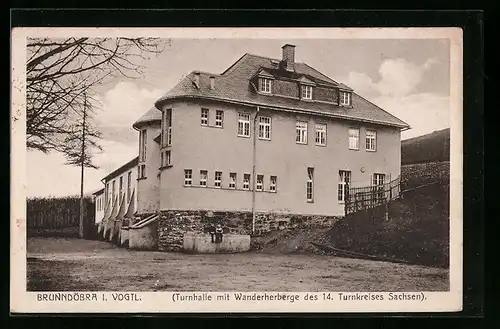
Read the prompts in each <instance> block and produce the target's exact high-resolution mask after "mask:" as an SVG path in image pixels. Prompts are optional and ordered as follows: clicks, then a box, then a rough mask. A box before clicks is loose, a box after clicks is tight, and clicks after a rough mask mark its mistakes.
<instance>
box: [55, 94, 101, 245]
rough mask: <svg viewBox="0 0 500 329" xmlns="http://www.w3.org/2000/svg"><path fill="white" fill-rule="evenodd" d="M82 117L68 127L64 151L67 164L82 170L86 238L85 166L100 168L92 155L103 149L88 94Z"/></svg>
mask: <svg viewBox="0 0 500 329" xmlns="http://www.w3.org/2000/svg"><path fill="white" fill-rule="evenodd" d="M81 112H82V113H81V118H80V120H79V121H78V122H75V123H74V124H73V125H72V126H71V127H69V128H68V134H67V135H66V137H65V139H64V143H63V148H62V152H63V153H64V156H65V157H66V164H68V165H73V166H79V167H80V168H81V170H80V173H81V174H80V218H79V235H80V238H84V235H85V230H84V220H83V218H84V216H83V214H84V197H83V182H84V171H85V168H92V169H98V167H97V166H96V165H95V164H94V163H93V162H92V158H93V157H92V155H93V153H94V152H95V151H101V150H102V148H101V146H100V145H99V144H98V140H99V139H100V138H101V133H100V132H99V131H97V130H95V129H94V126H93V124H92V119H93V114H94V113H95V111H94V108H93V107H92V104H91V103H90V102H89V101H88V99H87V94H86V93H84V94H83V104H82V107H81Z"/></svg>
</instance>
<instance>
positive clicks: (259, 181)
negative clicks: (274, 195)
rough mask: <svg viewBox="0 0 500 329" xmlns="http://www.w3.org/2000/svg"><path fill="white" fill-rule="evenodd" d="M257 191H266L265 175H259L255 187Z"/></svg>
mask: <svg viewBox="0 0 500 329" xmlns="http://www.w3.org/2000/svg"><path fill="white" fill-rule="evenodd" d="M255 190H256V191H262V190H264V175H257V183H256V185H255Z"/></svg>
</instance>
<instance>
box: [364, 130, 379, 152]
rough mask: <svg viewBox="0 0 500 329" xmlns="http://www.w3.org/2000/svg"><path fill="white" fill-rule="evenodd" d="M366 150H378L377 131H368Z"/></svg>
mask: <svg viewBox="0 0 500 329" xmlns="http://www.w3.org/2000/svg"><path fill="white" fill-rule="evenodd" d="M366 150H367V151H376V150H377V132H376V131H374V130H367V131H366Z"/></svg>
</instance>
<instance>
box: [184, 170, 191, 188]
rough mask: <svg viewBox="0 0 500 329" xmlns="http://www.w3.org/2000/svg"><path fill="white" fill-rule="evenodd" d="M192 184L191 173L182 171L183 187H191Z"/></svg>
mask: <svg viewBox="0 0 500 329" xmlns="http://www.w3.org/2000/svg"><path fill="white" fill-rule="evenodd" d="M192 184H193V171H192V170H191V169H184V185H186V186H191V185H192Z"/></svg>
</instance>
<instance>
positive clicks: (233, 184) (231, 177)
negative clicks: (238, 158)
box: [229, 172, 236, 188]
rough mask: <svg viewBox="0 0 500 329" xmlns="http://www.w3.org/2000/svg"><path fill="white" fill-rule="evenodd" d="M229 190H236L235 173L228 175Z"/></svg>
mask: <svg viewBox="0 0 500 329" xmlns="http://www.w3.org/2000/svg"><path fill="white" fill-rule="evenodd" d="M229 188H236V173H234V172H232V173H230V174H229Z"/></svg>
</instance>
